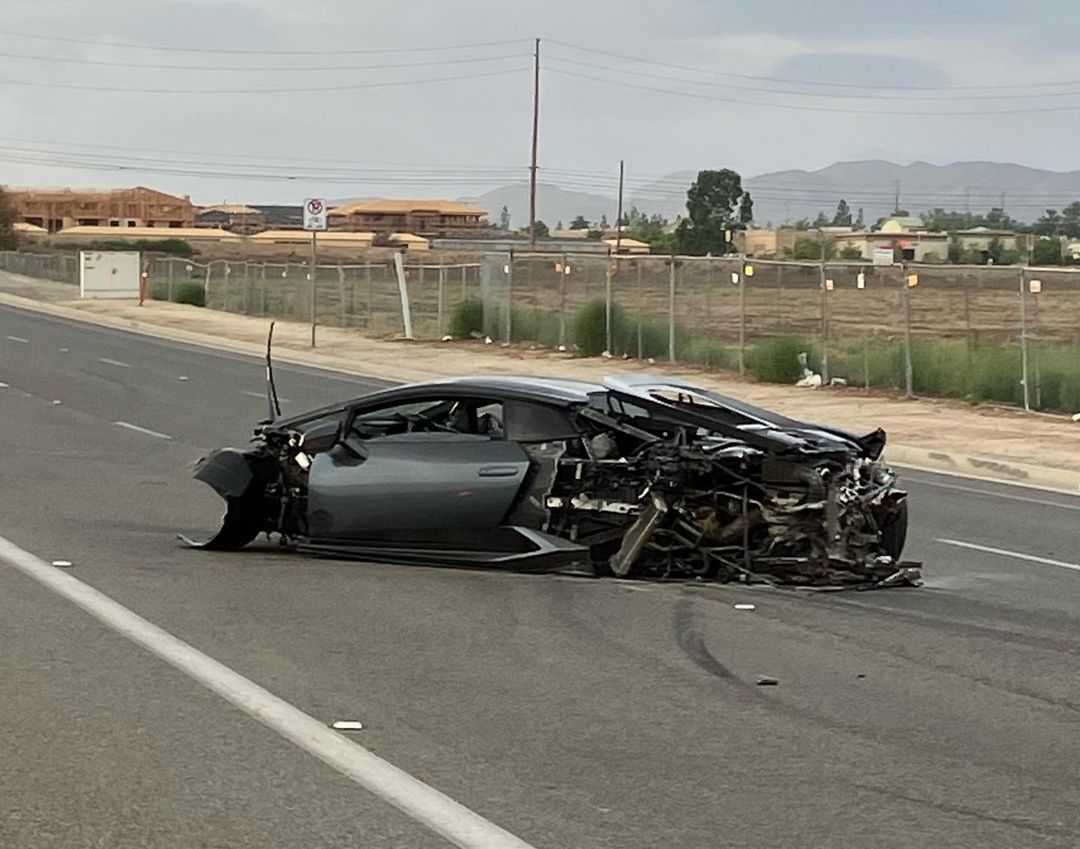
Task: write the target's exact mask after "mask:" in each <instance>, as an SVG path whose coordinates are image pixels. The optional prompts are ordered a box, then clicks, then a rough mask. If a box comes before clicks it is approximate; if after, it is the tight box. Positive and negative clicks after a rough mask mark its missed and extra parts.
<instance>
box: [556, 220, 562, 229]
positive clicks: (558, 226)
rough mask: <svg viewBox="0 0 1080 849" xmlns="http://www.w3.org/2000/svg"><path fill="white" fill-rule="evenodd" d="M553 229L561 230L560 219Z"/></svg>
mask: <svg viewBox="0 0 1080 849" xmlns="http://www.w3.org/2000/svg"><path fill="white" fill-rule="evenodd" d="M555 229H556V230H561V229H562V221H560V222H559V223H558V224H556V225H555Z"/></svg>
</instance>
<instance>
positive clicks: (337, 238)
mask: <svg viewBox="0 0 1080 849" xmlns="http://www.w3.org/2000/svg"><path fill="white" fill-rule="evenodd" d="M317 238H318V243H319V244H320V245H326V246H327V247H335V248H338V247H341V248H360V249H361V250H362V249H365V248H370V247H371V246H372V244H373V243H374V241H375V234H374V233H342V232H337V231H333V230H328V231H326V232H322V233H319V235H318V237H317ZM248 239H249V241H250V242H252V243H253V244H256V245H310V244H311V233H309V232H308V231H306V230H264V231H263V232H261V233H256V234H255V235H254V236H249V237H248Z"/></svg>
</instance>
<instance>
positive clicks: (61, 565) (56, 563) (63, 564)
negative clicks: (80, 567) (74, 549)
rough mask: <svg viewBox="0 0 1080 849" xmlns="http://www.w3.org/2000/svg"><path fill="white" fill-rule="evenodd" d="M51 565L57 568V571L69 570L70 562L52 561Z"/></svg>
mask: <svg viewBox="0 0 1080 849" xmlns="http://www.w3.org/2000/svg"><path fill="white" fill-rule="evenodd" d="M52 565H53V566H55V567H57V568H58V569H69V568H71V561H70V560H54V561H53V562H52Z"/></svg>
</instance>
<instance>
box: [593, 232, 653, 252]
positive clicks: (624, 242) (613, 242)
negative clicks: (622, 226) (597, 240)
mask: <svg viewBox="0 0 1080 849" xmlns="http://www.w3.org/2000/svg"><path fill="white" fill-rule="evenodd" d="M603 243H604V244H605V245H607V246H608V247H609V248H611V251H612V253H614V252H615V250H616V246H617V248H618V252H619V253H620V254H647V253H649V252H650V251H651V250H652V249H651V248H650V247H649V243H648V242H639V241H638V240H637V239H631V238H630V237H629V236H623V237H622V238H620V239H616V238H614V237H612V238H608V239H604V240H603Z"/></svg>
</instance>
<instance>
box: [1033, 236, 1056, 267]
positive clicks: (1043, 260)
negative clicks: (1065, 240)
mask: <svg viewBox="0 0 1080 849" xmlns="http://www.w3.org/2000/svg"><path fill="white" fill-rule="evenodd" d="M1031 262H1032V263H1033V264H1034V265H1061V239H1058V238H1042V239H1039V240H1038V241H1036V242H1035V248H1034V249H1033V250H1032V253H1031Z"/></svg>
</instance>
